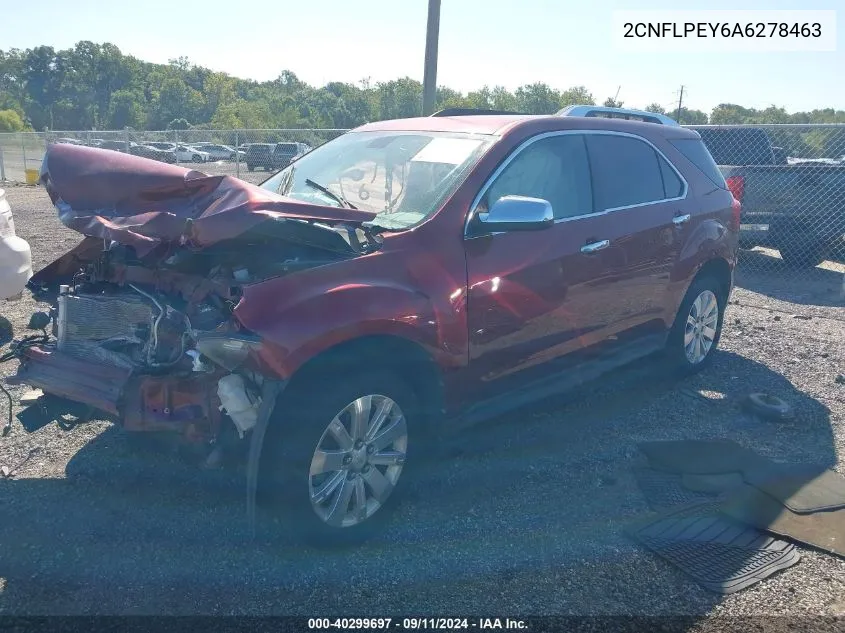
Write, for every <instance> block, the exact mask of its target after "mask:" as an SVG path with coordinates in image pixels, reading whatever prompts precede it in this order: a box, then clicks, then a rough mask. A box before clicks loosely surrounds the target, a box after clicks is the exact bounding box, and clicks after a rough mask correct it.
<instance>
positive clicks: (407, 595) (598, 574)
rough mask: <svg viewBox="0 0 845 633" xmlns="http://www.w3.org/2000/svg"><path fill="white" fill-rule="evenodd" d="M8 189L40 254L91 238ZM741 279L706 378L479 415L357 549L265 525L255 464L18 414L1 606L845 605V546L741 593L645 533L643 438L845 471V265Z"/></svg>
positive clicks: (5, 512) (766, 608) (644, 368)
mask: <svg viewBox="0 0 845 633" xmlns="http://www.w3.org/2000/svg"><path fill="white" fill-rule="evenodd" d="M261 177H263V174H262V176H259V177H258V178H259V179H260V178H261ZM7 196H8V198H9V201H10V203H11V205H12V209H13V211H14V213H15V219H16V225H17V229H18V233H19V234H20V235H21V236H22V237H24V238H25V239H27V240H28V241H29V242H30V244H31V245H32V249H33V254H34V257H35V264H36V267H41V266H43V265H44V264H46V263H48V262H49V261H50V260H51V259H52V258H54V257H55V256H57V255H59V254H60V253H61V252H63V251H64V250H66V249H68V248H69V247H71V246H72V245H73V244H74V243H75V242H76V241H78V236H77V235H76V234H75V233H73V232H71V231H68V230H66V229H64V228H63V227H62V226H60V225H59V223H58V222H57V220H56V219H55V214H54V212H53V211H52V209H51V207H50V206H49V202H48V200H47V198H46V195H45V194H44V192H43V190H41V189H40V188H28V187H10V188H9V189H8V190H7ZM769 256H770V255H768V254H766V253H765V252H758V253H753V254H751V255H749V256H747V257H750V258H752V260H751V261H753V258H755V257H769ZM743 267H745V268H749V267H750V264H748V263H747V262H744V263H743ZM778 280H780V281H778ZM739 284H740V286H741V287H739V288H738V289H737V290H736V292H735V294H734V296H733V299H734V302H733V303H732V304H731V305H730V307H729V309H728V311H727V315H726V320H727V326H726V329H725V333H724V337H723V340H722V347H721V351H720V352H719V353H718V357H717V358H716V359H715V363H714V364H713V365H712V367H711V368H710V369H709V370H707V371H706V372H705V373H703V374H701V375H699V376H696V377H694V378H691V379H688V380H686V381H684V382H683V383H673V382H667V381H666V380H665V379H661V378H659V375H658V373H657V372H656V369H655V368H654V367H653V366H652V364H651V363H642V364H640V365H638V366H636V367H632V368H629V369H626V370H623V371H620V372H617V373H615V374H613V375H611V376H609V377H607V378H606V379H604V380H602V381H600V382H598V383H597V384H594V385H591V386H590V387H589V388H587V389H584V390H582V391H581V392H579V393H578V394H573V395H571V396H569V397H567V398H561V399H560V400H559V401H556V402H550V403H546V404H544V405H543V406H541V407H535V408H532V409H529V410H526V411H521V412H519V413H516V414H512V415H508V416H506V417H504V418H500V419H498V420H495V421H493V422H491V423H489V424H487V425H485V426H484V427H483V428H482V429H475V430H468V431H464V432H462V433H461V434H460V435H459V436H457V437H455V438H453V439H452V440H451V442H450V445H449V448H448V450H446V451H445V455H444V456H443V457H442V458H441V459H439V460H438V461H437V462H436V463H435V464H434V465H433V466H432V467H431V468H430V469H429V470H428V471H427V472H425V473H423V474H422V475H421V477H420V479H419V481H418V482H417V484H416V485H415V487H414V489H413V491H412V494H411V495H410V497H409V498H408V500H407V501H406V502H405V503H404V504H403V506H402V507H401V508H400V511H399V512H398V514H397V516H396V518H395V520H394V521H393V522H392V524H391V525H390V527H389V529H388V530H387V531H386V532H385V533H384V534H383V535H382V536H381V537H380V538H379V539H377V540H376V541H373V542H370V543H368V544H367V545H365V546H363V547H360V548H357V549H352V550H346V551H335V552H323V551H315V550H309V549H304V548H303V547H301V546H299V545H298V544H297V543H295V542H293V541H292V540H291V539H290V538H289V537H288V536H286V535H284V534H278V533H276V532H274V530H273V525H272V523H270V522H269V521H268V520H264V521H262V523H261V527H260V530H259V534H258V537H257V539H255V540H251V539H250V537H249V535H248V531H247V527H248V526H247V525H246V522H245V519H244V516H245V515H244V505H243V498H242V490H243V485H242V483H241V480H240V479H239V478H238V474H237V473H231V472H228V471H219V472H211V473H210V472H200V471H198V470H196V469H194V468H193V467H191V466H188V465H187V464H185V463H184V462H182V461H180V460H178V459H177V458H176V457H174V456H173V455H172V454H171V453H169V452H155V451H143V450H140V451H139V450H138V449H137V447H135V446H132V445H130V444H129V443H128V442H127V438H126V437H125V436H124V435H122V434H121V433H120V432H119V431H118V430H117V429H115V428H113V427H111V426H110V425H109V424H107V423H105V422H96V421H95V422H91V423H88V424H85V425H82V426H79V427H77V428H75V429H73V430H72V431H69V432H65V431H61V430H60V429H59V428H58V427H57V426H56V425H55V424H51V425H49V426H46V427H44V428H41V429H40V430H37V431H35V432H33V433H27V432H26V431H25V430H24V429H23V428H22V426H21V423H20V422H18V421H17V420H16V421H15V426H14V430H13V432H12V433H11V434H10V435H9V436H8V437H6V438H0V466H7V467H9V468H10V469H12V470H13V472H12V474H11V476H10V477H8V478H6V479H0V516H1V517H2V523H0V614H7V615H10V614H21V615H22V614H292V615H293V614H296V615H307V616H315V615H324V614H337V615H358V616H362V615H365V616H386V615H391V614H408V613H416V614H441V615H454V614H467V613H476V614H482V615H487V614H495V615H504V614H509V615H519V614H521V615H529V614H531V615H536V614H559V615H593V614H613V615H624V614H638V615H652V614H655V615H665V614H688V615H693V616H708V619H707V620H703V621H702V623H701V624H704V625H706V623H707V622H717V621H718V617H716V618H715V619H714V616H720V615H729V616H740V615H750V616H760V615H764V614H768V615H777V616H785V615H789V616H798V617H805V618H806V616H819V615H845V560H842V559H838V558H835V557H833V556H829V555H826V554H822V553H818V552H815V551H811V550H804V551H803V552H802V556H803V558H802V561H801V562H800V563H799V564H798V565H797V566H795V567H792V568H791V569H788V570H786V571H784V572H781V573H779V574H777V575H776V576H774V577H772V578H770V579H768V580H765V581H763V582H761V583H759V584H757V585H755V586H754V587H752V588H750V589H748V590H745V591H742V592H740V593H738V594H734V595H732V596H728V597H722V596H717V595H714V594H712V593H709V592H707V591H705V590H703V589H701V588H700V587H699V586H698V585H696V584H695V583H693V582H690V581H689V580H688V579H686V578H685V577H684V576H683V575H682V574H681V573H680V572H678V571H677V570H676V569H674V568H673V567H670V566H669V565H668V564H666V563H665V562H663V561H662V560H660V559H658V558H656V557H654V556H653V555H651V554H649V553H648V552H646V551H644V550H643V549H641V548H640V547H639V546H637V545H635V544H634V543H633V542H631V541H630V540H629V539H628V538H627V537H626V536H625V535H624V532H623V530H624V528H625V526H626V525H628V524H630V522H632V521H633V520H635V519H637V518H639V517H642V516H645V515H646V514H647V513H648V512H649V511H648V508H647V506H646V504H645V501H644V499H643V498H642V495H641V494H640V492H639V490H638V488H637V485H636V482H635V480H634V478H633V475H632V472H631V469H632V466H634V465H636V464H637V463H639V461H640V459H641V458H640V457H639V455H638V453H637V451H636V448H635V444H636V442H638V441H644V440H658V439H680V438H730V439H734V440H736V441H739V442H740V443H742V444H744V445H746V446H748V447H751V448H753V449H754V450H757V451H758V452H760V453H761V454H763V455H767V456H770V457H773V458H775V459H782V460H792V461H808V462H809V461H812V462H823V463H825V464H827V465H829V466H831V467H833V468H836V469H840V470H841V469H842V467H843V463H842V462H841V461H839V459H838V456H839V455H840V454H842V451H843V448H845V428H843V424H845V385H840V384H837V383H836V381H835V378H836V375H837V374H840V373H843V371H845V344H843V328H845V323H844V321H845V302H843V298H842V295H841V284H842V280H841V274H838V273H836V272H834V270H833V267H832V265H831V266H829V267H828V269H823V268H819V269H817V270H816V271H815V272H814V273H813V274H812V275H810V276H808V275H807V274H806V273H805V274H804V275H803V276H802V277H801V278H789V277H787V276H785V273H784V274H783V275H781V276H774V275H768V276H765V277H762V276H759V275H758V276H756V277H755V276H754V275H748V274H741V275H740V276H739ZM35 307H36V305H35V303H34V302H33V300H32V299H31V298H30V297H26V298H24V299H23V300H21V301H20V302H18V303H7V304H4V305H3V306H2V314H3V315H4V316H5V318H6V319H8V321H9V322H11V324H12V325H13V326H14V328H15V331H16V332H18V333H20V332H22V331H23V328H24V326H25V324H26V322H27V320H28V318H29V315H30V314H31V312H32V310H33V309H34V308H35ZM13 370H14V367H13V364H12V363H9V364H8V365H5V366H3V367H0V371H2V372H3V374H4V375H8V374H9V373H10V372H12V371H13ZM682 388H684V389H686V390H689V389H692V390H699V391H701V392H702V393H704V394H705V395H706V396H707V397H706V398H699V397H690V395H688V393H685V392H684V391H682V390H681V389H682ZM10 391H11V392H12V395H13V396H14V397H15V398H17V397H19V396H20V395H21V394H22V392H23V391H24V390H23V389H21V388H12V389H10ZM750 391H765V392H768V393H771V394H775V395H778V396H780V397H782V398H784V399H786V400H788V401H789V402H790V403H791V404H792V405H793V407H794V408H795V411H796V414H797V415H796V417H795V419H794V420H791V421H789V422H781V423H773V422H766V421H762V420H759V419H756V418H753V417H751V416H748V415H746V414H744V413H742V412H741V411H740V410H739V407H738V406H737V400H738V398H740V397H741V396H743V395H744V394H746V393H748V392H750ZM4 406H5V405H4ZM14 410H15V413H16V414H17V413H18V412H19V411H20V408H19V407H18V406H15V409H14ZM3 411H4V413H5V408H4V409H3ZM804 621H805V622H808V623H809V622H816V621H815V620H810V619H809V618H807V619H806V620H804ZM808 627H809V628H815V627H814V626H810V625H808ZM705 628H707V627H706V626H705Z"/></svg>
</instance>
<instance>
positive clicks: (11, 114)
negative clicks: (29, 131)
mask: <svg viewBox="0 0 845 633" xmlns="http://www.w3.org/2000/svg"><path fill="white" fill-rule="evenodd" d="M25 128H26V126H25V125H24V122H23V119H21V115H20V114H18V113H17V112H15V111H14V110H0V132H21V131H23V130H24V129H25Z"/></svg>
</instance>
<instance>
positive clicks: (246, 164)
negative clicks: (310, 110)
mask: <svg viewBox="0 0 845 633" xmlns="http://www.w3.org/2000/svg"><path fill="white" fill-rule="evenodd" d="M344 132H346V130H340V129H337V130H335V129H292V130H201V129H196V128H192V129H190V130H158V131H157V130H153V131H136V130H117V131H91V132H61V131H58V132H16V133H4V134H0V180H6V181H9V182H26V181H27V171H28V170H29V171H32V170H34V171H35V172H37V171H40V169H41V161H42V159H43V158H44V152H45V151H46V149H47V147H48V146H49V145H50V144H52V143H73V144H77V145H87V146H89V147H100V148H104V149H111V150H116V151H119V152H128V153H130V154H135V155H137V156H144V157H146V158H152V159H155V160H160V161H162V162H165V163H173V164H179V165H189V166H193V167H197V168H200V167H201V170H202V171H204V172H206V173H210V174H215V175H217V174H227V175H231V176H236V177H239V178H244V179H246V180H250V181H252V182H257V181H259V180H261V179H263V178H264V177H266V172H272V171H276V170H278V169H281V168H282V167H284V166H285V165H287V163H289V162H290V161H291V160H292V159H293V158H295V157H296V156H299V155H300V154H303V153H305V152H307V151H309V150H310V149H313V148H314V147H317V146H318V145H322V144H323V143H325V142H326V141H329V140H331V139H333V138H336V137H338V136H340V135H341V134H343V133H344Z"/></svg>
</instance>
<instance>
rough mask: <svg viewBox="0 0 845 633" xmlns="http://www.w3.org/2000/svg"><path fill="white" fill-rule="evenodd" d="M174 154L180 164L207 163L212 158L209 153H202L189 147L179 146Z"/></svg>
mask: <svg viewBox="0 0 845 633" xmlns="http://www.w3.org/2000/svg"><path fill="white" fill-rule="evenodd" d="M174 152H175V154H176V160H177V161H179V162H180V163H207V162H208V161H209V158H210V157H209V155H208V152H203V151H200V150H198V149H196V148H194V147H189V146H188V145H177V146H176V149H175V150H174Z"/></svg>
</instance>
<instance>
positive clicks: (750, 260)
mask: <svg viewBox="0 0 845 633" xmlns="http://www.w3.org/2000/svg"><path fill="white" fill-rule="evenodd" d="M842 283H843V272H842V271H841V270H840V271H838V272H837V271H835V270H830V269H828V268H820V267H818V266H817V267H815V268H811V269H800V268H799V269H796V268H792V267H790V266H787V265H786V264H785V263H784V262H783V260H782V259H780V258H779V257H774V256H772V255H768V254H767V253H764V252H761V251H751V250H741V251H740V257H739V265H738V266H737V270H736V285H737V286H738V287H740V288H745V289H746V290H751V291H753V292H759V293H760V294H763V295H766V296H769V297H771V298H773V299H779V300H781V301H788V302H790V303H798V304H802V305H815V306H845V298H843V295H842V289H843V286H842Z"/></svg>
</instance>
